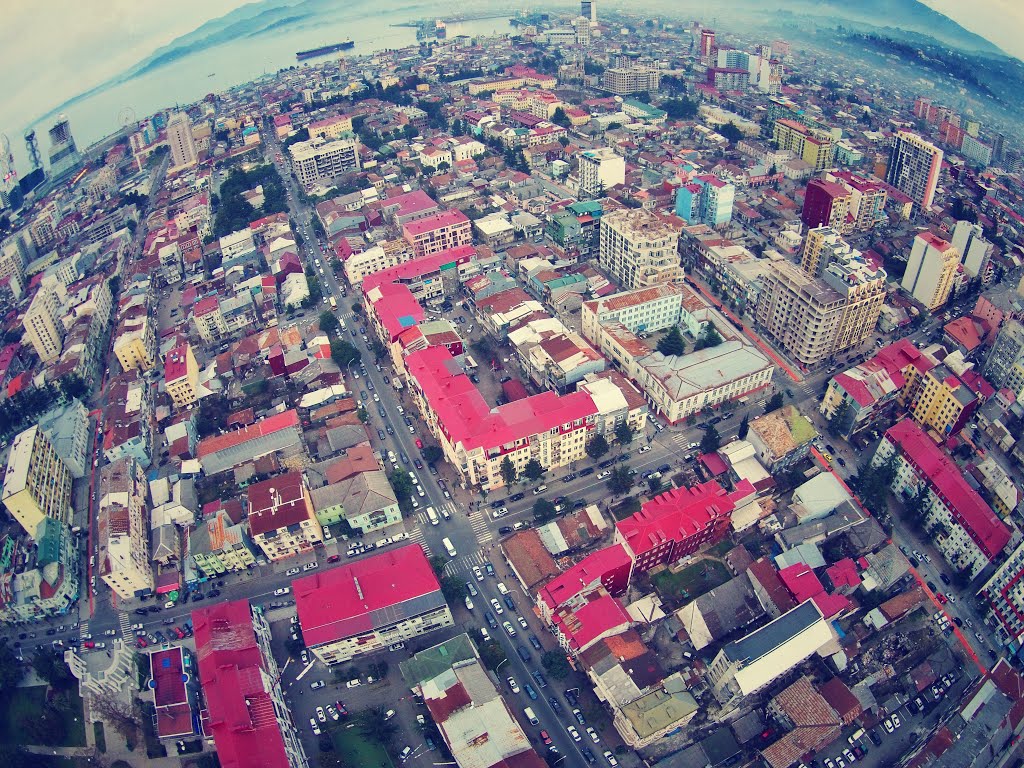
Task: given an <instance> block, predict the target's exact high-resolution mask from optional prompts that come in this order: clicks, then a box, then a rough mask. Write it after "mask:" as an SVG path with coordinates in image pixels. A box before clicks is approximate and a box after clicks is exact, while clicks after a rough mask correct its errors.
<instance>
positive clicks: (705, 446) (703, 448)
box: [700, 424, 722, 453]
mask: <svg viewBox="0 0 1024 768" xmlns="http://www.w3.org/2000/svg"><path fill="white" fill-rule="evenodd" d="M721 445H722V437H721V435H719V434H718V430H717V429H715V425H714V424H708V426H707V429H705V430H704V437H702V438H701V439H700V452H701V453H714V452H715V451H717V450H718V449H719V447H720V446H721Z"/></svg>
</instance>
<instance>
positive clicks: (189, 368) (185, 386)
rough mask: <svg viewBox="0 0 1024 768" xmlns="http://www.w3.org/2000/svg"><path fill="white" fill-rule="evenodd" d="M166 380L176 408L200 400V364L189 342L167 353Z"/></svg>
mask: <svg viewBox="0 0 1024 768" xmlns="http://www.w3.org/2000/svg"><path fill="white" fill-rule="evenodd" d="M164 382H165V384H166V386H167V394H168V395H170V397H171V402H173V403H174V407H175V408H187V407H188V406H190V405H193V404H195V403H196V402H197V401H198V400H199V365H198V364H197V363H196V356H195V355H194V354H192V346H191V345H190V344H189V343H188V342H186V343H184V344H182V345H181V346H180V347H175V348H174V349H172V350H171V351H170V352H168V353H167V357H166V359H165V360H164Z"/></svg>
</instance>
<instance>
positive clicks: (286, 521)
mask: <svg viewBox="0 0 1024 768" xmlns="http://www.w3.org/2000/svg"><path fill="white" fill-rule="evenodd" d="M246 494H247V496H248V499H249V532H250V533H251V534H252V535H253V536H257V535H259V534H261V533H267V532H269V531H276V530H277V529H278V528H286V527H288V526H289V525H296V524H298V523H301V522H303V521H304V520H308V519H309V518H310V511H311V509H310V506H309V504H308V502H307V500H306V494H305V485H304V484H303V482H302V473H301V472H286V473H284V474H283V475H277V476H276V477H272V478H270V479H269V480H264V481H263V482H262V483H255V484H254V485H250V486H249V488H248V489H247V490H246Z"/></svg>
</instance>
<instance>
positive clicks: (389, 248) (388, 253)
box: [341, 240, 413, 288]
mask: <svg viewBox="0 0 1024 768" xmlns="http://www.w3.org/2000/svg"><path fill="white" fill-rule="evenodd" d="M341 258H342V259H343V263H344V268H345V279H346V280H348V284H349V285H351V286H352V287H353V288H356V287H358V286H359V285H360V284H361V283H362V282H363V280H364V279H366V277H368V276H369V275H373V274H376V273H377V272H382V271H384V270H385V269H390V268H391V267H397V266H398V265H399V264H404V263H405V262H407V261H409V260H410V259H412V258H413V249H412V246H411V245H410V244H409V243H407V242H406V241H405V240H385V241H384V242H381V243H377V244H376V245H371V246H370V247H369V248H367V249H366V250H364V251H354V252H349V253H348V254H347V255H346V256H344V257H341Z"/></svg>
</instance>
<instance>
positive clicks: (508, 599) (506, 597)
mask: <svg viewBox="0 0 1024 768" xmlns="http://www.w3.org/2000/svg"><path fill="white" fill-rule="evenodd" d="M501 599H502V601H504V603H505V605H506V606H508V609H509V610H510V611H514V610H515V609H516V604H515V601H514V600H513V599H512V596H511V595H504V596H503V597H502V598H501Z"/></svg>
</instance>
